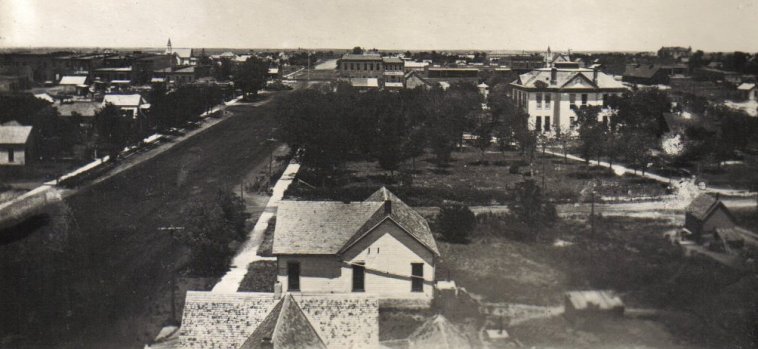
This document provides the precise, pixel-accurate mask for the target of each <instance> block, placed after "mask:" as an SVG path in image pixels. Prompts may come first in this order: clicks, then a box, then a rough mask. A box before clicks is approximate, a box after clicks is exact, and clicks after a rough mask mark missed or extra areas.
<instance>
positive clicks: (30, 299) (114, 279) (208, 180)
mask: <svg viewBox="0 0 758 349" xmlns="http://www.w3.org/2000/svg"><path fill="white" fill-rule="evenodd" d="M270 108H271V107H270V106H269V105H264V106H261V107H258V108H256V107H252V106H249V105H239V106H235V107H232V108H230V109H229V110H230V111H232V112H233V113H234V114H235V116H234V117H231V118H229V119H226V120H224V121H223V122H221V123H219V124H217V125H216V126H214V127H212V128H210V129H208V130H206V131H205V132H203V133H201V134H198V135H196V136H195V137H193V138H191V139H189V140H187V141H185V142H184V143H181V144H178V145H177V146H175V147H173V148H171V149H170V150H168V151H166V152H165V153H162V154H160V155H158V156H156V157H155V158H153V159H150V160H148V161H146V162H144V163H142V164H139V165H137V166H135V167H133V168H131V169H130V170H127V171H125V172H123V173H121V174H119V175H117V176H115V177H113V178H111V179H108V180H106V181H104V182H102V183H99V184H97V185H94V186H92V187H89V188H87V189H86V190H83V191H81V192H79V193H76V194H74V195H72V196H70V197H68V198H66V199H65V200H64V201H63V203H62V204H60V205H58V206H56V207H51V208H49V211H48V214H49V216H50V217H51V220H50V223H49V224H47V225H46V226H44V227H42V228H39V229H37V230H36V231H34V232H32V233H31V234H30V235H29V236H28V237H27V238H26V239H24V240H22V241H18V242H15V243H12V244H8V245H4V246H0V275H2V279H3V280H4V281H9V282H3V283H2V286H0V299H2V302H0V312H2V314H4V315H3V316H2V317H1V318H2V320H0V338H13V341H12V342H11V343H22V344H23V345H21V346H30V347H31V346H32V345H33V344H38V345H39V347H55V348H106V347H107V348H137V347H142V345H143V344H144V343H146V342H148V341H149V340H150V339H152V337H153V336H154V335H155V334H156V333H157V331H158V329H159V327H160V322H162V320H160V319H161V318H167V317H168V314H167V313H166V307H165V304H166V297H167V295H169V294H170V292H169V291H170V288H169V287H168V285H169V280H170V275H171V274H170V270H171V268H172V267H173V265H174V263H177V262H178V263H179V264H181V260H182V258H186V257H185V256H186V251H184V250H183V249H182V248H181V247H180V248H177V249H172V247H171V246H172V242H171V241H172V240H171V238H170V236H169V235H168V234H167V233H164V232H159V231H158V230H157V228H158V227H162V226H169V225H174V226H183V225H184V224H185V222H186V219H187V217H185V216H184V209H185V208H186V207H188V206H189V205H190V204H193V203H195V202H202V201H203V200H209V199H211V198H212V197H213V194H214V193H215V192H216V191H217V190H232V189H233V188H237V190H236V191H238V189H239V184H240V181H241V180H242V179H243V178H245V177H246V175H247V174H249V173H250V172H252V171H256V169H259V168H260V169H263V168H267V166H268V158H269V154H270V152H271V150H272V149H274V148H276V147H277V146H278V145H277V144H275V143H273V142H268V141H267V139H269V138H270V137H271V135H272V129H273V127H275V120H274V119H273V117H272V113H271V109H270ZM254 219H255V217H253V220H254ZM207 283H210V284H211V285H212V282H210V281H209V282H207ZM201 284H205V283H201ZM201 286H202V285H201ZM201 288H202V287H201ZM179 302H181V299H180V300H179Z"/></svg>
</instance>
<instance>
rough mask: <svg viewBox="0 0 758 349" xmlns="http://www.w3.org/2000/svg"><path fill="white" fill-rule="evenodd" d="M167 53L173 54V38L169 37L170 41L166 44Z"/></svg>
mask: <svg viewBox="0 0 758 349" xmlns="http://www.w3.org/2000/svg"><path fill="white" fill-rule="evenodd" d="M166 53H168V54H171V53H173V51H172V50H171V38H168V43H167V44H166Z"/></svg>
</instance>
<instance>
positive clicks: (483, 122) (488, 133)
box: [473, 118, 494, 161]
mask: <svg viewBox="0 0 758 349" xmlns="http://www.w3.org/2000/svg"><path fill="white" fill-rule="evenodd" d="M477 124H478V125H477V126H476V128H475V129H474V132H473V135H474V136H475V138H474V146H476V148H477V149H479V152H480V154H481V160H482V161H484V151H485V150H487V148H489V147H490V144H492V133H493V129H494V125H493V123H492V122H491V121H490V120H488V119H486V118H479V120H478V121H477Z"/></svg>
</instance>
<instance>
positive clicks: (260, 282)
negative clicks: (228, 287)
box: [237, 261, 276, 292]
mask: <svg viewBox="0 0 758 349" xmlns="http://www.w3.org/2000/svg"><path fill="white" fill-rule="evenodd" d="M275 282H276V261H257V262H253V263H250V265H248V266H247V274H245V278H244V279H242V282H241V283H240V287H239V288H238V289H237V292H274V283H275Z"/></svg>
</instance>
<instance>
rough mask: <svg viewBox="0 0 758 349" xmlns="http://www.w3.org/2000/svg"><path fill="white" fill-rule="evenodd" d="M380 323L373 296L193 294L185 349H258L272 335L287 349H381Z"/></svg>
mask: <svg viewBox="0 0 758 349" xmlns="http://www.w3.org/2000/svg"><path fill="white" fill-rule="evenodd" d="M378 319H379V302H378V300H377V299H376V298H373V297H370V296H367V295H344V294H341V295H331V294H323V295H298V296H297V297H292V296H291V295H289V294H287V295H285V296H284V298H283V299H276V298H275V297H274V295H273V294H272V293H249V292H238V293H226V294H225V293H211V292H196V291H188V292H187V297H186V300H185V306H184V314H183V316H182V326H181V330H180V333H179V341H180V347H181V348H185V349H227V348H241V347H243V345H244V347H245V348H255V347H256V345H259V344H262V343H261V341H260V339H263V338H265V337H266V336H271V337H270V338H271V339H272V340H274V343H280V345H284V346H283V347H284V348H324V347H326V348H376V347H378V345H379V320H378ZM306 325H307V326H306ZM290 327H291V328H290ZM307 327H310V329H308V328H307ZM292 331H295V332H298V333H297V334H294V333H293V332H292ZM302 332H310V333H302ZM316 339H318V340H316ZM276 341H279V342H276ZM319 343H320V344H322V345H323V346H321V345H319ZM276 347H277V348H281V347H279V346H276Z"/></svg>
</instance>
